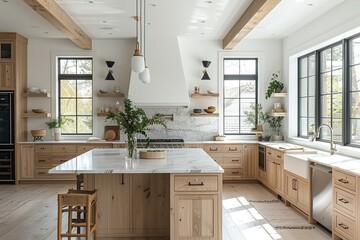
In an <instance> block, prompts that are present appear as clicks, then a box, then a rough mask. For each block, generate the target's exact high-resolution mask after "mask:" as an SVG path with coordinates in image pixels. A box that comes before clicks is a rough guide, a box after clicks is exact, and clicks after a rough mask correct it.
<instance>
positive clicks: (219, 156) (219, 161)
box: [209, 153, 223, 164]
mask: <svg viewBox="0 0 360 240" xmlns="http://www.w3.org/2000/svg"><path fill="white" fill-rule="evenodd" d="M209 156H210V157H211V158H212V159H214V161H215V162H217V164H222V163H223V157H222V153H209Z"/></svg>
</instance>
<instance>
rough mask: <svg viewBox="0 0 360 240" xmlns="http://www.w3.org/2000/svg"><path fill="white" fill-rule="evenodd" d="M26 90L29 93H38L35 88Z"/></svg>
mask: <svg viewBox="0 0 360 240" xmlns="http://www.w3.org/2000/svg"><path fill="white" fill-rule="evenodd" d="M27 90H28V92H29V93H36V92H38V91H39V89H38V88H36V87H29V88H28V89H27Z"/></svg>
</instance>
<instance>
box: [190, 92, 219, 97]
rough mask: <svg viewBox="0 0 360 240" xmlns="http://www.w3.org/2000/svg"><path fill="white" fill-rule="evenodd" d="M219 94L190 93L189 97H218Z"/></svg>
mask: <svg viewBox="0 0 360 240" xmlns="http://www.w3.org/2000/svg"><path fill="white" fill-rule="evenodd" d="M218 96H219V94H218V93H213V94H210V93H192V94H191V97H193V98H196V97H218Z"/></svg>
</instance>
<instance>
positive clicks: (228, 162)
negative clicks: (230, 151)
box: [221, 157, 243, 168]
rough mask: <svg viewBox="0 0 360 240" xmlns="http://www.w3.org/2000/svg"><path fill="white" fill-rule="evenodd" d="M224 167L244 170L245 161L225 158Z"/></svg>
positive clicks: (237, 158) (240, 158)
mask: <svg viewBox="0 0 360 240" xmlns="http://www.w3.org/2000/svg"><path fill="white" fill-rule="evenodd" d="M221 166H223V167H225V168H226V167H228V168H229V167H230V168H242V167H243V160H242V157H224V158H223V162H222V165H221Z"/></svg>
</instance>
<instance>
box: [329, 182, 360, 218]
mask: <svg viewBox="0 0 360 240" xmlns="http://www.w3.org/2000/svg"><path fill="white" fill-rule="evenodd" d="M334 198H335V199H334V208H335V209H338V210H339V211H341V212H343V213H347V214H349V215H350V216H352V217H356V199H355V195H354V194H351V193H348V192H346V191H343V190H341V189H339V188H337V187H335V188H334Z"/></svg>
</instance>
